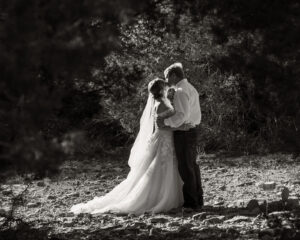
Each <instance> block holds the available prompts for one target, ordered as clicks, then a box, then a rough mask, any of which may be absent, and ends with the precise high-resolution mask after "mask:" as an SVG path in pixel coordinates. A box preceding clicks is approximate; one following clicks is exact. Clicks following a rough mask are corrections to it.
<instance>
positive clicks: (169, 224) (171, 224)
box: [168, 222, 181, 227]
mask: <svg viewBox="0 0 300 240" xmlns="http://www.w3.org/2000/svg"><path fill="white" fill-rule="evenodd" d="M180 225H181V224H180V223H179V222H170V223H168V227H178V226H180Z"/></svg>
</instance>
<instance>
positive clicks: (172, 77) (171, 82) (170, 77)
mask: <svg viewBox="0 0 300 240" xmlns="http://www.w3.org/2000/svg"><path fill="white" fill-rule="evenodd" d="M166 80H167V82H168V84H169V86H173V85H176V83H177V77H176V75H175V74H171V75H168V76H167V78H166Z"/></svg>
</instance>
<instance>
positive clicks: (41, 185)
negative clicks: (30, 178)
mask: <svg viewBox="0 0 300 240" xmlns="http://www.w3.org/2000/svg"><path fill="white" fill-rule="evenodd" d="M36 185H37V186H38V187H45V183H44V182H43V181H39V182H37V183H36Z"/></svg>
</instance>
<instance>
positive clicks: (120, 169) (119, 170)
mask: <svg viewBox="0 0 300 240" xmlns="http://www.w3.org/2000/svg"><path fill="white" fill-rule="evenodd" d="M113 170H114V171H116V172H122V171H123V169H122V168H120V167H116V168H113Z"/></svg>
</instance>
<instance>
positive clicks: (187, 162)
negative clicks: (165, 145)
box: [174, 128, 203, 207]
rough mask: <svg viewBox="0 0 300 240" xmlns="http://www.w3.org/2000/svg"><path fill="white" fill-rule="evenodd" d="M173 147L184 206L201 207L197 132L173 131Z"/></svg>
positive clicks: (201, 194)
mask: <svg viewBox="0 0 300 240" xmlns="http://www.w3.org/2000/svg"><path fill="white" fill-rule="evenodd" d="M174 145H175V152H176V157H177V159H178V170H179V173H180V176H181V178H182V180H183V182H184V185H183V195H184V205H185V206H189V207H197V206H203V189H202V184H201V175H200V168H199V166H198V164H197V163H196V159H197V131H196V129H195V128H194V129H190V130H189V131H175V132H174Z"/></svg>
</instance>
